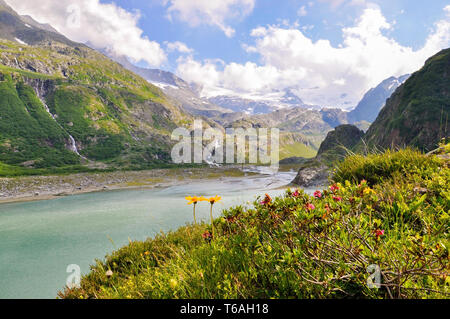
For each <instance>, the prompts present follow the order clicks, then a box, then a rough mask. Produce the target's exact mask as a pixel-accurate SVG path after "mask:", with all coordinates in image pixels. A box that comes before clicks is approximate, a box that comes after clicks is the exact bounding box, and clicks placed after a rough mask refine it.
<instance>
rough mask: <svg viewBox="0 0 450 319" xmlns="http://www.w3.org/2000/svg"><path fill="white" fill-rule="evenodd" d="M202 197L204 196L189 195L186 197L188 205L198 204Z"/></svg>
mask: <svg viewBox="0 0 450 319" xmlns="http://www.w3.org/2000/svg"><path fill="white" fill-rule="evenodd" d="M201 198H203V197H197V196H188V197H185V199H186V200H187V201H188V205H191V204H194V205H195V204H197V203H198V202H201V201H202V200H201Z"/></svg>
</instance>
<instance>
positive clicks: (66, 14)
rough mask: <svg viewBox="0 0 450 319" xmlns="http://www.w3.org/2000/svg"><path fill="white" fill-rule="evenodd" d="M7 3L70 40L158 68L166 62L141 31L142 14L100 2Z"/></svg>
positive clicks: (25, 0)
mask: <svg viewBox="0 0 450 319" xmlns="http://www.w3.org/2000/svg"><path fill="white" fill-rule="evenodd" d="M7 1H8V3H9V4H10V5H11V7H12V8H13V9H15V10H16V11H17V12H18V13H19V14H27V15H30V16H32V17H33V18H35V19H36V20H38V21H39V22H41V23H49V24H51V25H52V26H53V27H54V28H55V29H57V30H58V31H59V32H61V33H62V34H64V35H65V36H67V37H68V38H70V39H71V40H74V41H77V42H83V43H86V42H89V43H91V44H92V45H93V46H95V47H97V48H107V49H109V50H111V51H113V52H114V53H115V54H117V55H125V56H127V57H128V58H129V59H130V60H132V61H133V62H139V61H145V62H147V63H148V64H149V65H151V66H156V67H158V66H160V65H161V64H163V63H164V62H165V61H166V54H165V52H164V50H163V49H162V48H161V46H160V45H159V43H157V42H155V41H151V40H149V39H148V37H146V36H144V35H143V31H142V30H141V29H140V28H139V27H138V25H137V24H138V21H139V19H140V14H139V12H129V11H126V10H124V9H122V8H120V7H118V6H117V5H115V4H113V3H112V4H104V3H100V2H99V0H78V1H73V0H58V1H54V0H39V1H35V0H20V1H12V0H7Z"/></svg>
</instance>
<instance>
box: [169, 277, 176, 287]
mask: <svg viewBox="0 0 450 319" xmlns="http://www.w3.org/2000/svg"><path fill="white" fill-rule="evenodd" d="M169 285H170V288H172V289H175V288H176V287H177V286H178V281H177V280H176V279H173V278H172V279H170V280H169Z"/></svg>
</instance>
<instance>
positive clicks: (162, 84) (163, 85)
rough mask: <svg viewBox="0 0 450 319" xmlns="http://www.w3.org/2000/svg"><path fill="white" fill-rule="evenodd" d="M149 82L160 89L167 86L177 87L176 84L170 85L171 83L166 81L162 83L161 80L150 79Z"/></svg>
mask: <svg viewBox="0 0 450 319" xmlns="http://www.w3.org/2000/svg"><path fill="white" fill-rule="evenodd" d="M148 82H149V83H151V84H153V85H154V86H157V87H159V88H160V89H163V90H164V89H167V88H172V89H179V87H178V86H175V85H172V84H167V83H163V82H152V81H148Z"/></svg>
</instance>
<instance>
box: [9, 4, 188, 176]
mask: <svg viewBox="0 0 450 319" xmlns="http://www.w3.org/2000/svg"><path fill="white" fill-rule="evenodd" d="M30 22H31V21H30V18H29V17H28V18H27V17H21V16H19V15H17V14H16V13H15V12H14V11H13V10H12V9H10V8H9V7H8V6H6V5H5V4H4V3H3V4H2V3H0V38H1V39H0V90H1V94H0V111H1V112H0V162H3V163H5V164H10V165H19V166H27V167H34V168H36V167H54V166H62V165H72V164H76V163H81V162H84V163H86V162H89V163H90V164H93V162H94V161H95V162H99V161H101V162H103V164H102V165H107V166H111V165H112V166H127V167H142V166H146V165H150V164H152V163H161V162H167V161H169V159H170V158H169V149H170V143H171V141H170V138H169V134H170V132H171V131H172V130H173V129H174V128H175V127H177V126H180V125H183V124H184V123H188V122H189V121H190V119H191V117H190V116H189V115H186V114H185V112H184V111H183V110H182V109H180V107H179V106H177V105H174V104H173V103H171V102H170V101H169V99H168V98H167V97H166V96H165V95H164V93H163V92H162V91H161V90H160V89H159V88H157V87H155V86H153V85H151V84H149V83H148V82H147V81H146V80H144V79H143V78H141V77H139V76H137V75H135V74H134V73H132V72H130V71H128V70H127V69H125V68H123V67H122V66H121V65H119V64H117V63H116V62H113V61H112V60H110V59H109V58H107V57H105V56H104V55H102V54H100V53H99V52H97V51H94V50H92V49H90V48H88V47H87V46H85V45H82V44H78V43H74V42H72V41H70V40H68V39H67V38H65V37H64V36H62V35H60V34H58V33H55V32H53V31H51V28H50V27H48V26H42V25H39V24H37V23H34V24H33V23H32V24H30Z"/></svg>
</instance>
